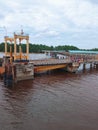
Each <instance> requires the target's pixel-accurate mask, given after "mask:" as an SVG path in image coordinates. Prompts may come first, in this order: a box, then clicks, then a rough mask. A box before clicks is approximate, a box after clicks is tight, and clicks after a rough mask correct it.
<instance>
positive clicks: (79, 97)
mask: <svg viewBox="0 0 98 130" xmlns="http://www.w3.org/2000/svg"><path fill="white" fill-rule="evenodd" d="M97 80H98V71H97V70H96V69H89V68H88V69H86V70H85V71H83V70H82V67H80V69H79V70H78V71H77V72H76V73H74V74H72V73H67V72H65V71H63V70H56V71H51V72H48V73H43V74H39V75H36V76H35V78H34V80H28V81H22V82H19V83H17V84H15V85H14V86H13V87H6V86H5V85H4V84H3V81H2V80H1V81H0V130H98V81H97Z"/></svg>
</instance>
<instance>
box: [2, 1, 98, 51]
mask: <svg viewBox="0 0 98 130" xmlns="http://www.w3.org/2000/svg"><path fill="white" fill-rule="evenodd" d="M96 2H97V1H96V0H94V2H92V1H91V0H36V1H35V0H28V1H25V0H21V1H20V0H14V1H13V0H9V1H5V0H1V1H0V12H1V14H0V26H1V27H2V28H3V27H4V26H6V28H7V32H8V33H9V32H14V31H16V32H17V31H19V30H20V29H21V27H23V28H24V30H25V31H27V33H29V34H30V36H31V37H32V38H37V39H38V41H39V40H40V39H41V38H43V37H45V40H46V38H47V41H49V38H50V37H52V39H51V40H52V41H55V44H57V43H58V44H59V41H56V39H55V38H56V37H57V39H59V40H60V39H61V40H60V44H64V42H63V40H65V42H69V43H70V42H72V41H73V43H75V45H78V44H79V43H78V42H79V41H78V40H76V39H74V37H71V36H75V37H76V36H78V37H79V38H80V40H83V39H82V38H83V37H82V34H84V35H87V37H85V39H84V41H89V39H87V38H88V37H89V35H88V33H89V31H90V34H91V35H92V34H93V35H95V36H94V37H96V36H97V34H96V32H97V29H98V4H96ZM66 35H67V37H68V38H65V37H66ZM53 37H54V39H53ZM58 37H59V38H58ZM94 37H92V40H93V41H94V42H95V43H96V42H97V41H96V40H95V39H94ZM32 38H31V40H32V41H34V39H32ZM66 39H67V40H66ZM77 39H78V38H77ZM52 41H50V42H52ZM76 41H78V42H76ZM84 41H83V42H84ZM61 42H62V43H61ZM80 43H81V41H80ZM79 45H80V44H79ZM83 46H84V48H85V45H83ZM95 46H96V44H95Z"/></svg>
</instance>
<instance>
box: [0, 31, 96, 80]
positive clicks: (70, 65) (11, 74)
mask: <svg viewBox="0 0 98 130" xmlns="http://www.w3.org/2000/svg"><path fill="white" fill-rule="evenodd" d="M4 40H5V55H4V57H3V58H2V65H1V67H0V75H3V77H4V82H12V81H14V82H18V81H21V80H28V79H34V75H35V73H40V72H44V71H49V70H54V69H62V68H63V69H64V71H65V70H66V71H68V72H76V71H77V70H78V68H79V66H80V65H81V64H83V69H85V68H86V64H90V67H92V66H94V67H95V68H98V54H97V53H96V52H86V53H85V52H75V53H70V52H69V53H68V52H67V53H66V52H59V51H56V52H55V51H54V52H51V51H48V52H47V53H53V54H54V53H55V57H54V56H53V54H52V56H53V57H50V58H48V59H38V60H30V59H29V35H26V34H24V32H23V30H21V33H20V34H16V33H14V36H13V37H8V36H5V38H4ZM22 40H25V41H26V54H25V55H24V54H23V53H22V45H21V44H22ZM8 41H9V42H10V52H8V48H7V42H8ZM17 41H18V42H19V43H17ZM12 44H14V52H12ZM17 44H19V52H17Z"/></svg>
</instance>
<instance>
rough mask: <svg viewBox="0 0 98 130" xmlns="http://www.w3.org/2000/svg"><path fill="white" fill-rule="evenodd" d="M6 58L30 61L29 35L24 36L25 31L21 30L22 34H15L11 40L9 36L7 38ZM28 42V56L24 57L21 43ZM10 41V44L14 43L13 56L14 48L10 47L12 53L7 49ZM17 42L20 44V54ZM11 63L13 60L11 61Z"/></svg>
mask: <svg viewBox="0 0 98 130" xmlns="http://www.w3.org/2000/svg"><path fill="white" fill-rule="evenodd" d="M4 40H5V56H6V57H7V56H10V59H12V57H13V58H14V61H15V60H22V59H25V60H28V59H29V35H27V34H24V32H23V30H21V33H20V34H17V33H14V37H13V38H10V37H8V36H5V38H4ZM22 40H26V54H25V55H22V48H21V41H22ZM8 41H10V43H11V44H12V43H14V52H13V54H12V47H11V45H10V53H8V47H7V42H8ZM17 41H18V42H19V52H17ZM10 61H11V60H10Z"/></svg>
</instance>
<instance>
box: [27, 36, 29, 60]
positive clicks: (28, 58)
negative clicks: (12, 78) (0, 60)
mask: <svg viewBox="0 0 98 130" xmlns="http://www.w3.org/2000/svg"><path fill="white" fill-rule="evenodd" d="M26 49H27V50H26V51H27V52H26V53H27V60H28V59H29V38H28V39H27V48H26Z"/></svg>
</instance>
